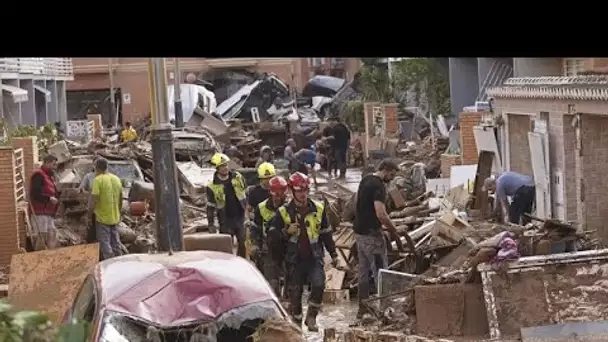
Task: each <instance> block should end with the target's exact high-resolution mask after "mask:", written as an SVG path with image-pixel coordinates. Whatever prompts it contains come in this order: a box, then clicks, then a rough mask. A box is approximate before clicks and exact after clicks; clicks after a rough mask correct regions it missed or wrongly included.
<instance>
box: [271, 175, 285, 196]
mask: <svg viewBox="0 0 608 342" xmlns="http://www.w3.org/2000/svg"><path fill="white" fill-rule="evenodd" d="M269 182H270V194H271V195H275V196H283V195H284V194H285V191H287V181H286V180H285V178H283V177H281V176H274V177H272V178H270V181H269Z"/></svg>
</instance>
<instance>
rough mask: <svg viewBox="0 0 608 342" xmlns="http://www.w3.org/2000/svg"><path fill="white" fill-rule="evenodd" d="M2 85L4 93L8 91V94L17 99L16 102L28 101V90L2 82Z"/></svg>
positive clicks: (14, 99)
mask: <svg viewBox="0 0 608 342" xmlns="http://www.w3.org/2000/svg"><path fill="white" fill-rule="evenodd" d="M0 86H1V87H2V93H3V94H2V95H4V93H8V95H10V96H12V97H13V101H15V103H21V102H25V101H27V90H25V89H21V88H18V87H15V86H12V85H8V84H1V85H0Z"/></svg>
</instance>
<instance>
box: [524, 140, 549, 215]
mask: <svg viewBox="0 0 608 342" xmlns="http://www.w3.org/2000/svg"><path fill="white" fill-rule="evenodd" d="M545 140H546V139H545V134H542V133H535V132H528V141H529V144H530V155H531V156H532V171H533V172H534V183H535V184H536V216H538V217H542V218H545V217H551V216H552V215H551V192H550V189H549V184H550V181H549V167H548V165H547V164H546V163H545V160H546V158H545V154H546V153H547V152H548V151H547V146H545Z"/></svg>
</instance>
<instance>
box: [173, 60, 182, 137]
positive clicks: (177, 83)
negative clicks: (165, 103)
mask: <svg viewBox="0 0 608 342" xmlns="http://www.w3.org/2000/svg"><path fill="white" fill-rule="evenodd" d="M173 75H174V76H173V81H174V83H173V84H174V86H173V91H174V93H175V94H174V95H173V96H174V106H175V107H174V108H175V127H177V128H182V127H184V110H183V107H182V98H181V95H182V94H181V93H182V89H181V84H182V78H181V75H180V71H179V58H173Z"/></svg>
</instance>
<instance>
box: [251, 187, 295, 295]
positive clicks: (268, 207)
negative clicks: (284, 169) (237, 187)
mask: <svg viewBox="0 0 608 342" xmlns="http://www.w3.org/2000/svg"><path fill="white" fill-rule="evenodd" d="M269 190H270V198H267V199H266V200H264V201H262V202H261V203H259V204H258V205H257V206H256V207H255V209H254V211H253V223H254V226H253V227H252V229H251V242H252V245H251V258H252V259H253V260H255V261H256V265H257V266H258V268H259V269H260V271H261V272H262V273H263V274H264V277H266V280H268V283H269V284H270V286H271V287H272V289H273V290H274V293H275V294H276V295H277V297H281V288H280V285H279V284H280V283H279V279H280V277H281V275H282V273H283V256H284V250H285V248H284V243H283V240H282V239H281V236H280V235H279V236H278V238H276V236H277V235H276V234H274V235H273V234H269V227H268V224H269V223H270V221H271V220H272V218H273V217H274V215H275V213H276V211H277V210H278V209H279V207H280V206H282V205H283V204H284V203H285V195H286V192H287V181H286V180H285V178H283V177H280V176H275V177H272V178H271V179H270V181H269Z"/></svg>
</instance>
